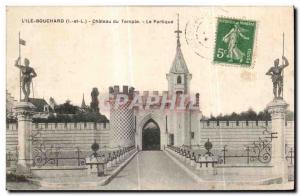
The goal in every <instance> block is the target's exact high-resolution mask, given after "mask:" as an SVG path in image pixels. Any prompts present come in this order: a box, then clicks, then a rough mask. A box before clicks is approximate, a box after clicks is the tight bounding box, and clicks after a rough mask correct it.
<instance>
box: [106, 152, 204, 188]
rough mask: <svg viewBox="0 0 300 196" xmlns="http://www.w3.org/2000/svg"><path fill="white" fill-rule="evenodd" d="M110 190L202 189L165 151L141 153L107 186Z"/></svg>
mask: <svg viewBox="0 0 300 196" xmlns="http://www.w3.org/2000/svg"><path fill="white" fill-rule="evenodd" d="M103 188H104V189H110V190H151V189H155V190H163V189H172V190H181V189H183V190H186V189H201V187H199V184H197V182H196V181H195V180H194V179H193V178H192V177H190V176H189V175H188V174H187V173H186V172H185V171H184V170H183V169H181V168H180V167H179V166H178V165H177V164H176V163H174V162H173V161H172V159H170V158H169V157H168V156H167V155H166V154H165V152H163V151H141V152H139V153H138V154H137V155H136V156H135V157H134V158H133V159H132V160H131V162H130V163H129V164H128V165H127V166H126V167H125V168H124V169H123V170H122V171H121V172H120V173H119V174H118V175H117V176H116V177H115V178H114V179H113V180H112V181H111V182H110V183H109V184H107V185H106V186H104V187H103Z"/></svg>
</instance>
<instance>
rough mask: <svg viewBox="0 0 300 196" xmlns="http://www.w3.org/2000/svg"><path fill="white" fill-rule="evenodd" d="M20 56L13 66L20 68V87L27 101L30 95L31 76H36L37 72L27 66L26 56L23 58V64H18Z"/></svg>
mask: <svg viewBox="0 0 300 196" xmlns="http://www.w3.org/2000/svg"><path fill="white" fill-rule="evenodd" d="M20 60H21V59H20V57H19V58H18V59H17V60H16V62H15V66H16V67H18V68H19V69H20V70H21V79H20V80H21V84H22V85H21V88H22V91H23V94H24V101H25V102H28V98H29V95H30V84H31V82H32V78H34V77H36V76H37V74H36V72H35V70H34V69H33V68H32V67H30V66H29V64H30V62H29V60H28V59H27V58H25V60H24V65H25V66H23V65H20V64H19V61H20Z"/></svg>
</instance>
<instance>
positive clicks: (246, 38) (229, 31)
mask: <svg viewBox="0 0 300 196" xmlns="http://www.w3.org/2000/svg"><path fill="white" fill-rule="evenodd" d="M255 28H256V22H255V21H251V20H240V19H231V18H218V21H217V32H216V42H215V50H214V63H225V64H235V65H240V66H243V67H250V66H251V65H252V61H253V46H254V40H255V30H256V29H255Z"/></svg>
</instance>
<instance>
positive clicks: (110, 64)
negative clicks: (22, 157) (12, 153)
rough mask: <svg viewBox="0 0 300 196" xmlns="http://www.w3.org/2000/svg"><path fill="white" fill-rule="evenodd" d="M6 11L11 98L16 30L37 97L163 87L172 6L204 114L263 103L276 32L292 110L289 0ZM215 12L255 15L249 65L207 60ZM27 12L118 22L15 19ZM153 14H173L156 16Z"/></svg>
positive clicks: (170, 52) (171, 42) (172, 44)
mask: <svg viewBox="0 0 300 196" xmlns="http://www.w3.org/2000/svg"><path fill="white" fill-rule="evenodd" d="M6 13H7V18H6V19H7V21H6V22H7V23H6V25H7V32H6V62H7V64H6V67H7V69H6V71H7V73H6V74H7V78H6V79H7V80H6V86H7V90H8V92H10V93H11V94H12V95H13V96H14V97H15V98H16V99H17V98H18V97H19V87H18V85H19V82H18V77H19V71H18V70H17V68H16V67H14V62H15V60H16V59H17V57H18V55H19V52H18V33H19V32H21V38H22V39H24V40H26V46H22V51H21V54H22V55H21V56H22V57H23V58H24V57H26V58H29V59H30V62H31V66H32V67H33V68H34V69H35V70H36V72H37V74H38V77H37V78H35V79H34V83H33V86H34V95H35V97H36V98H45V99H46V100H47V101H48V100H49V97H50V96H51V97H54V99H55V100H56V102H57V103H63V102H65V100H67V99H70V100H71V101H72V103H73V104H76V105H80V104H81V100H82V95H83V94H85V101H86V103H87V104H88V103H89V102H90V92H91V90H92V88H93V87H97V88H98V89H99V91H100V93H101V94H100V96H102V97H103V96H107V93H108V87H109V86H113V85H129V86H133V87H135V89H136V90H139V91H145V90H149V91H153V90H157V91H165V90H167V80H166V73H168V71H169V69H170V67H171V64H172V61H173V59H174V57H175V51H176V35H175V34H174V31H175V30H176V28H177V24H176V17H177V13H179V16H180V29H181V30H182V31H183V33H182V34H181V48H182V52H183V55H184V58H185V61H186V63H187V66H188V68H189V71H190V72H191V74H192V80H191V86H190V88H191V92H192V93H197V92H199V93H200V108H201V111H202V112H203V114H204V115H207V116H208V115H210V114H213V115H217V114H220V113H222V114H227V113H232V112H240V111H245V110H247V109H248V108H250V107H251V108H252V109H254V110H255V111H261V110H263V109H264V108H265V107H266V105H267V104H268V103H269V102H270V101H271V100H272V99H273V94H272V82H271V79H270V78H269V77H268V76H266V75H265V73H266V71H267V70H268V69H269V67H271V66H272V65H273V61H274V59H275V58H281V55H282V50H283V49H282V34H283V32H284V34H285V46H284V53H285V56H286V57H287V58H288V60H289V62H290V66H289V67H287V68H286V69H285V71H284V99H285V100H286V101H287V103H288V104H289V105H290V106H289V109H290V110H292V111H293V107H294V99H293V97H294V59H293V57H294V39H293V37H294V32H293V29H294V26H293V9H292V7H7V10H6ZM218 17H227V18H235V19H244V20H254V21H256V22H257V26H256V32H255V33H256V34H255V42H254V55H253V60H254V63H253V65H252V66H251V68H241V67H239V66H230V65H223V64H217V63H214V62H213V51H214V47H215V35H216V26H217V18H218ZM30 19H34V20H35V19H64V21H67V20H70V21H72V20H76V19H78V20H79V21H83V22H85V21H93V20H94V21H98V22H99V20H108V21H113V20H118V21H119V23H108V24H107V23H105V24H103V23H102V24H99V23H97V24H90V23H88V24H83V23H68V24H66V23H63V24H57V23H56V24H54V23H48V24H45V23H38V24H37V23H26V22H25V23H22V20H23V21H25V20H27V21H28V20H30ZM122 20H123V21H125V20H138V21H144V23H142V22H141V23H139V24H128V23H124V22H122ZM154 20H157V21H159V20H164V21H169V22H170V21H172V22H171V23H168V24H165V23H159V24H158V23H154V22H153V21H154ZM149 21H152V23H149ZM100 110H101V108H100ZM104 113H105V112H104Z"/></svg>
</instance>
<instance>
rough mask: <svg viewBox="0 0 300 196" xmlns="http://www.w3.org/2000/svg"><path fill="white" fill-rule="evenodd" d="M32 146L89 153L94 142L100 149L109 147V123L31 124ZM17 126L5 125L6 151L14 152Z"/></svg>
mask: <svg viewBox="0 0 300 196" xmlns="http://www.w3.org/2000/svg"><path fill="white" fill-rule="evenodd" d="M32 128H33V131H32V135H33V144H36V145H38V144H40V143H43V144H44V145H45V146H46V147H51V146H53V147H62V148H74V149H75V148H80V150H83V151H90V149H91V144H92V143H94V141H96V142H97V143H98V144H99V145H100V148H103V147H104V146H107V147H108V145H109V129H110V127H109V123H91V122H88V123H83V122H81V123H33V124H32ZM17 144H18V140H17V124H16V123H13V124H7V129H6V151H7V152H9V151H10V152H15V151H16V146H17Z"/></svg>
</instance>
